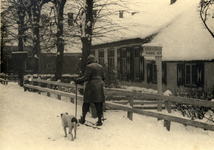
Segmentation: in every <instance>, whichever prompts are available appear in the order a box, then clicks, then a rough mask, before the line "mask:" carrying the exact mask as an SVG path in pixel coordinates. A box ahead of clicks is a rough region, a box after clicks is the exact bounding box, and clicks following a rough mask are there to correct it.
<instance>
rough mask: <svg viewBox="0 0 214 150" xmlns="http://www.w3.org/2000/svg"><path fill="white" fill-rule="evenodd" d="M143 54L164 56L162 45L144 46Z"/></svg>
mask: <svg viewBox="0 0 214 150" xmlns="http://www.w3.org/2000/svg"><path fill="white" fill-rule="evenodd" d="M142 56H162V47H152V46H148V47H147V46H143V54H142Z"/></svg>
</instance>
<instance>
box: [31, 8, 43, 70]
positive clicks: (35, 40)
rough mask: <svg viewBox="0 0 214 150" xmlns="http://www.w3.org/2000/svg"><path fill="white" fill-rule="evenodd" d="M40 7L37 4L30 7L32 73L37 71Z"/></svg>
mask: <svg viewBox="0 0 214 150" xmlns="http://www.w3.org/2000/svg"><path fill="white" fill-rule="evenodd" d="M40 11H41V8H40V6H38V5H37V4H34V6H33V7H32V12H33V13H32V14H33V73H34V74H35V73H38V69H39V54H40V37H39V21H40Z"/></svg>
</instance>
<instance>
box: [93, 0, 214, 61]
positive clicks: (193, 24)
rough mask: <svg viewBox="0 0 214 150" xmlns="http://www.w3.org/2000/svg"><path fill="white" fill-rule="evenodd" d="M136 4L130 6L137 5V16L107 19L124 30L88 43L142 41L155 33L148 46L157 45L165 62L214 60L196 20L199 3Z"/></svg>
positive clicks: (213, 44) (213, 42)
mask: <svg viewBox="0 0 214 150" xmlns="http://www.w3.org/2000/svg"><path fill="white" fill-rule="evenodd" d="M137 1H138V0H135V2H134V4H137V5H136V7H135V8H136V11H137V12H138V11H139V12H138V13H136V14H134V15H128V14H124V18H119V16H111V17H112V21H115V22H118V23H120V24H122V25H123V26H122V27H124V28H122V29H120V30H117V31H114V32H110V33H108V34H106V37H102V39H101V40H99V39H96V40H94V39H93V41H92V42H93V43H92V44H93V45H98V44H104V43H111V42H116V41H121V40H127V39H133V38H141V39H143V38H145V37H147V36H149V35H152V34H154V33H158V34H157V35H156V37H155V38H154V39H153V40H152V43H157V42H158V43H160V45H162V47H163V48H162V50H163V60H165V61H183V60H212V59H214V39H213V38H212V36H211V35H210V34H209V33H208V31H207V29H205V27H204V26H203V24H202V21H201V19H200V18H199V12H198V11H197V6H198V4H199V0H198V1H192V0H179V1H177V2H176V3H175V4H173V5H169V1H167V3H166V1H163V3H160V2H159V3H155V2H157V0H151V1H149V3H146V1H139V2H138V3H137ZM154 4H155V5H154ZM149 6H151V7H149ZM133 8H134V7H133ZM139 8H141V9H139ZM211 19H212V18H211ZM211 24H212V23H211ZM213 24H214V19H213Z"/></svg>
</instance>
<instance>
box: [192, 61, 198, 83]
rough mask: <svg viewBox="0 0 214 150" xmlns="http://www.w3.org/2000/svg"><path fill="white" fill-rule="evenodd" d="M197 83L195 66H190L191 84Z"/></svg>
mask: <svg viewBox="0 0 214 150" xmlns="http://www.w3.org/2000/svg"><path fill="white" fill-rule="evenodd" d="M196 83H197V66H196V65H192V84H196Z"/></svg>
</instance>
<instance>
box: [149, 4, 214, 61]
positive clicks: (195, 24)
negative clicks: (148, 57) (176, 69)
mask: <svg viewBox="0 0 214 150" xmlns="http://www.w3.org/2000/svg"><path fill="white" fill-rule="evenodd" d="M197 4H198V3H196V2H193V3H192V5H191V6H190V7H189V8H188V9H187V10H186V11H185V12H183V13H182V14H181V15H180V16H178V17H177V19H176V20H174V21H173V22H172V23H171V24H170V25H169V26H167V27H166V28H163V29H161V31H160V32H159V34H157V36H156V37H155V38H154V39H153V40H152V41H151V42H159V43H160V44H161V45H162V47H163V48H162V54H163V58H162V59H163V60H167V61H183V60H212V59H214V38H213V37H212V36H211V35H210V33H209V32H208V30H207V29H206V28H205V27H204V25H203V24H202V21H201V19H200V18H199V14H198V12H197ZM213 25H214V19H213Z"/></svg>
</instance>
